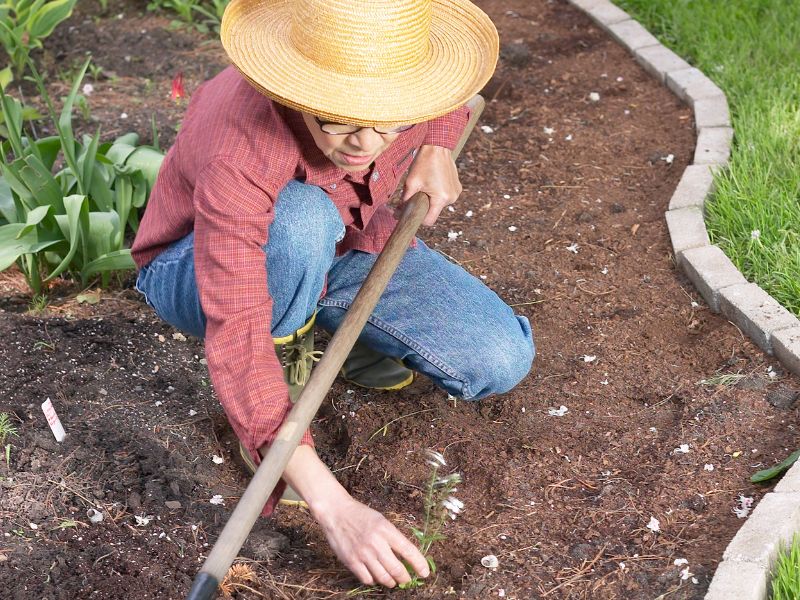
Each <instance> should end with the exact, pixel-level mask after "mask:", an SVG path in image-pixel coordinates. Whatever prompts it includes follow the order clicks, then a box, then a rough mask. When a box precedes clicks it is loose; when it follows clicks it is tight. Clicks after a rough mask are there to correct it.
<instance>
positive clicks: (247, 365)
mask: <svg viewBox="0 0 800 600" xmlns="http://www.w3.org/2000/svg"><path fill="white" fill-rule="evenodd" d="M377 101H380V100H379V99H378V100H377ZM467 118H468V109H467V108H466V107H464V108H460V109H458V110H456V111H454V112H452V113H450V114H449V115H445V116H444V117H440V118H438V119H435V120H433V121H429V122H427V123H421V124H419V125H417V126H415V127H413V128H411V129H410V130H408V131H406V132H403V133H401V134H400V135H399V136H398V138H397V139H396V140H395V141H394V142H393V143H392V144H391V145H390V146H389V147H388V148H387V149H386V150H385V151H384V152H383V153H382V154H381V155H380V156H379V157H378V158H377V159H376V160H375V162H374V163H373V164H372V166H371V167H370V168H369V169H367V170H365V171H362V172H359V173H348V172H346V171H343V170H341V169H339V168H338V167H336V166H335V165H334V164H333V163H332V162H331V161H330V160H329V159H328V158H326V157H325V156H324V155H323V154H322V152H321V151H320V150H319V149H318V148H317V146H316V144H315V143H314V140H313V138H312V137H311V134H310V133H309V131H308V129H307V127H306V125H305V123H304V121H303V118H302V116H301V115H300V113H298V112H296V111H294V110H291V109H289V108H287V107H284V106H281V105H279V104H276V103H274V102H272V101H271V100H269V99H268V98H266V97H265V96H263V95H261V94H260V93H258V92H257V91H256V90H255V89H254V88H253V87H251V86H250V85H249V84H248V83H247V81H246V80H245V79H244V78H243V77H242V76H241V75H240V74H239V72H238V71H236V70H235V69H234V68H233V67H229V68H227V69H225V70H224V71H223V72H222V73H220V74H219V75H218V76H216V77H215V78H214V79H212V80H210V81H208V82H206V83H205V84H203V85H202V86H201V87H200V88H199V89H198V90H197V91H196V92H195V93H194V94H193V96H192V101H191V103H190V104H189V108H188V110H187V113H186V116H185V118H184V120H183V123H182V125H181V129H180V132H179V134H178V137H177V139H176V141H175V144H174V145H173V147H172V148H171V149H170V151H169V152H168V153H167V156H166V157H165V159H164V163H163V165H162V166H161V170H160V172H159V174H158V179H157V180H156V183H155V186H154V187H153V191H152V193H151V195H150V199H149V201H148V203H147V210H146V211H145V215H144V217H143V219H142V222H141V225H140V227H139V232H138V234H137V235H136V240H135V242H134V244H133V248H132V254H133V259H134V260H135V261H136V264H137V265H138V266H139V268H141V267H143V266H145V265H147V264H148V263H149V262H150V261H151V260H153V258H155V257H156V256H157V255H158V254H159V253H160V252H162V251H163V250H164V249H166V247H167V246H168V245H169V244H171V243H172V242H174V241H176V240H178V239H180V238H182V237H184V236H185V235H187V234H188V233H189V232H191V231H192V230H194V233H195V238H194V244H195V249H194V257H195V271H196V278H197V288H198V290H199V293H200V301H201V304H202V307H203V312H204V313H205V315H206V318H207V326H206V337H205V348H206V358H207V360H208V369H209V372H210V374H211V381H212V382H213V384H214V389H215V390H216V392H217V396H218V397H219V399H220V402H221V403H222V406H223V408H224V409H225V413H226V414H227V416H228V419H229V421H230V423H231V425H232V426H233V429H234V431H235V432H236V435H237V436H238V437H239V439H240V440H242V442H243V443H244V445H245V446H246V447H247V449H248V450H249V451H250V454H251V455H252V456H253V457H254V458H256V459H257V460H258V456H259V455H258V452H257V449H258V448H259V447H261V446H263V445H264V444H268V443H270V442H271V441H272V440H273V439H274V437H275V435H276V434H277V431H278V429H279V428H280V425H281V423H283V420H284V418H285V417H286V414H287V413H288V412H289V410H290V408H291V404H290V402H289V396H288V390H287V387H286V385H285V383H284V381H283V372H282V369H281V366H280V363H279V362H278V358H277V357H276V355H275V350H274V345H273V342H272V335H271V334H270V331H271V328H270V321H271V316H272V300H271V298H270V296H269V292H268V289H267V272H266V257H265V254H264V251H263V249H262V247H263V246H264V245H265V244H266V242H267V232H268V228H269V225H270V223H271V222H272V219H273V205H274V203H275V199H276V198H277V197H278V193H279V192H280V190H281V189H283V187H284V186H285V185H286V184H287V183H288V182H289V181H290V180H292V179H299V180H301V181H305V182H306V183H308V184H312V185H316V186H319V187H321V188H322V189H323V190H325V192H326V193H327V194H328V196H329V197H330V198H331V200H332V201H333V203H334V204H335V205H336V207H337V208H338V210H339V214H340V215H341V217H342V221H343V222H344V224H345V226H346V234H345V237H344V239H343V240H342V242H340V244H339V245H338V246H337V253H339V254H341V253H343V252H346V251H348V250H351V249H357V250H362V251H365V252H372V253H375V252H379V251H380V250H381V249H382V248H383V245H384V244H385V242H386V240H387V239H388V237H389V235H390V234H391V232H392V230H393V228H394V225H395V220H394V217H393V215H392V211H391V209H390V208H389V207H388V206H387V205H386V204H387V202H388V200H389V198H390V196H391V195H392V193H393V192H394V191H395V187H396V186H397V183H398V179H399V178H400V176H401V175H402V174H403V173H404V172H405V171H406V170H407V169H408V167H409V166H410V164H411V162H412V160H413V158H414V155H415V151H416V149H418V148H419V147H420V146H422V145H425V144H430V145H437V146H444V147H447V148H450V149H452V148H453V147H454V146H455V144H456V142H457V140H458V138H459V136H460V135H461V132H462V131H463V129H464V126H465V125H466V122H467ZM302 443H306V444H312V443H313V442H312V439H311V435H310V433H309V432H306V433H305V435H304V437H303V442H302ZM278 487H279V488H281V489H276V490H275V492H274V493H273V495H272V497H271V498H270V501H269V503H268V504H267V507H266V510H265V512H266V513H269V512H271V510H272V508H273V507H274V504H275V502H276V500H277V498H279V497H280V493H281V492H282V487H283V486H278Z"/></svg>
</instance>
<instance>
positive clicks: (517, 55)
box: [500, 42, 531, 67]
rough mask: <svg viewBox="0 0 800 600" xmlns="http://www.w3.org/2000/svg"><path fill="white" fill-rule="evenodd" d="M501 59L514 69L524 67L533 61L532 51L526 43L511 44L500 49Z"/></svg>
mask: <svg viewBox="0 0 800 600" xmlns="http://www.w3.org/2000/svg"><path fill="white" fill-rule="evenodd" d="M500 58H502V59H503V60H505V61H506V62H507V63H508V64H510V65H511V66H513V67H524V66H525V65H527V64H528V63H529V62H530V61H531V49H530V47H529V46H528V44H526V43H525V42H511V43H509V44H504V45H503V47H502V48H500Z"/></svg>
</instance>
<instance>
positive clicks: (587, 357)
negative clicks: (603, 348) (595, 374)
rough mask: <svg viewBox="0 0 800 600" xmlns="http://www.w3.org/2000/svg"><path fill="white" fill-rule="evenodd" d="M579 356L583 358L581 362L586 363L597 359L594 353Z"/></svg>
mask: <svg viewBox="0 0 800 600" xmlns="http://www.w3.org/2000/svg"><path fill="white" fill-rule="evenodd" d="M581 358H582V359H583V362H587V363H588V362H594V361H596V360H597V357H596V356H595V355H594V354H584V355H583V356H581Z"/></svg>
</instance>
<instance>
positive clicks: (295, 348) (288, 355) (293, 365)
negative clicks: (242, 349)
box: [273, 313, 322, 402]
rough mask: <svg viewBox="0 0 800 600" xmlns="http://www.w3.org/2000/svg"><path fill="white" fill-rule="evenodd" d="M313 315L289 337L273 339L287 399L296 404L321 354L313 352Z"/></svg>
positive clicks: (314, 315) (314, 316)
mask: <svg viewBox="0 0 800 600" xmlns="http://www.w3.org/2000/svg"><path fill="white" fill-rule="evenodd" d="M316 317H317V315H316V313H314V314H313V315H311V318H310V319H309V320H308V323H306V324H305V325H303V326H302V327H301V328H300V329H298V330H297V331H295V332H294V333H293V334H291V335H287V336H285V337H281V338H274V339H273V342H274V343H275V354H276V355H277V357H278V360H279V361H280V363H281V367H283V380H284V381H285V382H286V385H287V386H289V399H290V400H291V401H292V402H297V399H298V398H299V397H300V392H302V391H303V388H304V387H305V385H306V382H307V381H308V378H309V377H311V368H312V367H313V366H314V363H315V362H319V359H320V358H321V356H322V352H321V351H319V350H314V320H315V319H316Z"/></svg>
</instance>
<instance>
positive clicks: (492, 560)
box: [481, 554, 500, 569]
mask: <svg viewBox="0 0 800 600" xmlns="http://www.w3.org/2000/svg"><path fill="white" fill-rule="evenodd" d="M481 564H482V565H483V566H484V567H486V568H487V569H496V568H497V567H498V566H500V561H499V560H497V557H496V556H495V555H494V554H487V555H486V556H484V557H483V558H482V559H481Z"/></svg>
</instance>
